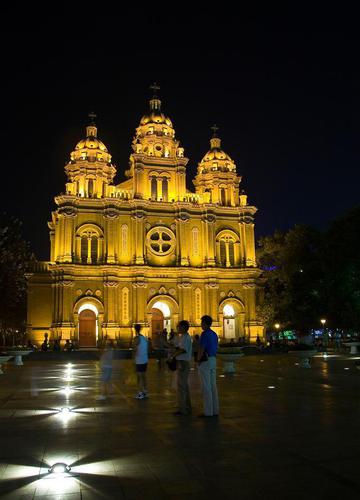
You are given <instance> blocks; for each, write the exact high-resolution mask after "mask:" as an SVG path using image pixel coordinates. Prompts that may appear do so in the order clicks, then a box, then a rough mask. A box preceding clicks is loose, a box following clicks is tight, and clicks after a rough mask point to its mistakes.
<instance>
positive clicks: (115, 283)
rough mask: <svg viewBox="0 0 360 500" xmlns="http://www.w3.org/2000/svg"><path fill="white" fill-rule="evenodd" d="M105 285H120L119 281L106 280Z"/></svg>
mask: <svg viewBox="0 0 360 500" xmlns="http://www.w3.org/2000/svg"><path fill="white" fill-rule="evenodd" d="M104 286H108V287H112V288H116V287H117V286H119V283H118V282H117V281H105V282H104Z"/></svg>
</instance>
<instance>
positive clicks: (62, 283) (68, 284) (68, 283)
mask: <svg viewBox="0 0 360 500" xmlns="http://www.w3.org/2000/svg"><path fill="white" fill-rule="evenodd" d="M73 284H74V282H73V281H70V280H62V281H59V285H61V286H63V287H70V286H73Z"/></svg>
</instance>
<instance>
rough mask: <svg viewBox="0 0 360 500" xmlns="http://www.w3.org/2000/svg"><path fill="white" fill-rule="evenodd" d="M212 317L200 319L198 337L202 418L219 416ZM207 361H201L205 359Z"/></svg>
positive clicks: (215, 348) (215, 336) (216, 346)
mask: <svg viewBox="0 0 360 500" xmlns="http://www.w3.org/2000/svg"><path fill="white" fill-rule="evenodd" d="M211 325H212V317H211V316H203V317H202V318H201V328H202V330H203V332H202V334H201V337H200V346H199V352H198V362H199V377H200V382H201V389H202V396H203V405H204V413H203V415H200V416H202V417H216V416H217V415H219V399H218V393H217V387H216V353H217V349H218V336H217V335H216V333H215V332H214V330H211V328H210V327H211ZM206 357H207V360H204V361H202V359H204V358H206Z"/></svg>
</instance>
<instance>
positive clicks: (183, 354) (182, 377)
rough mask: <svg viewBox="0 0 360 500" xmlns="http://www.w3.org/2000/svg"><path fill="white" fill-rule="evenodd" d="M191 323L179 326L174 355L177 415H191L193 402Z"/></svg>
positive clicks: (183, 322)
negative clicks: (190, 377) (190, 374)
mask: <svg viewBox="0 0 360 500" xmlns="http://www.w3.org/2000/svg"><path fill="white" fill-rule="evenodd" d="M189 326H190V325H189V322H188V321H186V320H182V321H180V322H179V324H178V334H179V336H180V340H179V344H178V347H177V348H176V351H175V353H174V358H175V359H176V369H177V396H178V405H179V410H178V411H177V412H175V415H189V414H190V413H191V400H190V391H189V373H190V362H191V354H192V342H191V337H190V335H189Z"/></svg>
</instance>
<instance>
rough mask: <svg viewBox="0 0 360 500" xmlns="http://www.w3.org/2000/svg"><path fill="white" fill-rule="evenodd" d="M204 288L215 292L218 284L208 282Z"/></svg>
mask: <svg viewBox="0 0 360 500" xmlns="http://www.w3.org/2000/svg"><path fill="white" fill-rule="evenodd" d="M205 288H211V289H213V290H215V289H216V288H219V285H218V283H216V281H210V282H209V283H206V285H205Z"/></svg>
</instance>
